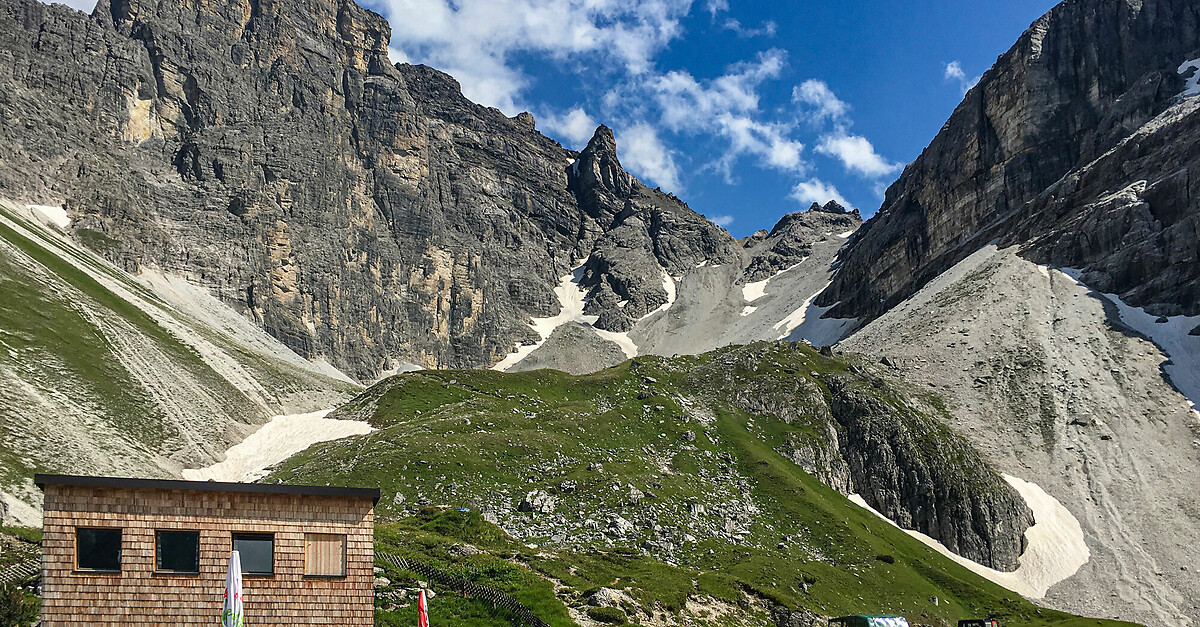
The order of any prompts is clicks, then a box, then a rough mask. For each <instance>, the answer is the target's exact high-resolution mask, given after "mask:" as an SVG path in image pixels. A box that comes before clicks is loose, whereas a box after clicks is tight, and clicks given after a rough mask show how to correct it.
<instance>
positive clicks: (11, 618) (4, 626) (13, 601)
mask: <svg viewBox="0 0 1200 627" xmlns="http://www.w3.org/2000/svg"><path fill="white" fill-rule="evenodd" d="M37 617H38V604H37V599H34V598H33V597H30V596H29V595H26V594H25V591H24V590H22V589H20V588H18V587H17V586H11V585H9V586H0V627H29V625H31V624H33V621H35V620H37Z"/></svg>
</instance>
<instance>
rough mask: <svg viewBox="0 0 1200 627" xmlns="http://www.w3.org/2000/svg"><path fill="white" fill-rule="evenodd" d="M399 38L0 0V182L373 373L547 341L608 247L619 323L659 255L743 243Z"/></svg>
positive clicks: (488, 360) (320, 25) (130, 3)
mask: <svg viewBox="0 0 1200 627" xmlns="http://www.w3.org/2000/svg"><path fill="white" fill-rule="evenodd" d="M388 38H389V27H388V25H387V23H386V21H385V20H384V19H383V18H382V17H380V16H379V15H376V14H374V13H372V12H370V11H367V10H364V9H362V8H360V7H359V6H357V5H356V4H354V2H352V1H351V0H297V1H288V2H276V3H259V2H240V1H236V2H230V3H211V2H200V3H181V2H171V1H168V2H150V1H146V0H111V1H109V0H102V1H101V2H100V4H99V5H98V6H97V7H96V9H95V11H94V12H93V14H92V15H91V16H90V17H89V16H86V15H84V14H82V13H79V12H76V11H73V10H70V9H68V8H66V7H63V6H47V5H44V4H41V3H39V2H37V1H35V0H2V1H0V50H2V51H3V52H0V120H2V121H0V193H2V194H3V195H7V196H10V197H15V198H20V199H30V200H31V201H37V202H43V201H47V200H53V201H55V202H63V203H64V204H65V206H66V207H67V211H68V212H69V214H70V216H71V218H72V219H73V222H72V230H73V232H74V235H75V237H77V238H79V239H80V240H81V241H84V242H88V243H89V244H92V245H95V247H97V248H99V249H101V252H103V253H104V254H105V255H106V256H107V257H108V258H109V259H111V260H113V261H115V262H117V263H118V264H119V265H120V266H122V267H124V268H125V269H127V270H130V271H136V270H137V269H139V268H141V267H143V266H146V265H153V266H158V267H161V268H162V269H164V270H166V271H168V272H172V273H175V274H178V275H182V276H185V277H187V278H188V279H189V280H190V281H192V282H193V283H196V284H199V285H202V286H204V287H205V288H206V289H208V290H209V291H210V292H212V293H213V294H215V295H217V296H219V297H220V298H221V299H222V300H223V301H225V302H227V303H229V304H231V305H234V306H235V307H237V308H238V309H239V310H241V311H243V312H244V313H245V314H246V315H247V316H250V317H253V319H254V320H255V321H257V322H258V323H259V324H261V325H262V326H263V327H264V328H265V329H266V330H267V331H268V332H269V333H270V334H271V335H273V336H275V337H276V338H278V339H280V340H281V341H283V342H284V343H285V344H286V345H287V346H288V347H290V348H292V349H293V350H295V351H296V352H298V353H299V354H301V355H304V356H306V357H309V358H315V357H318V356H325V357H327V358H328V359H329V360H330V361H331V362H333V363H334V364H335V365H336V366H338V367H339V368H341V369H343V370H344V371H346V372H347V373H349V374H351V375H352V376H355V377H357V378H359V379H364V380H365V379H371V378H373V377H374V376H376V375H377V374H379V373H380V372H381V371H383V370H386V369H387V368H388V364H390V363H395V362H411V363H415V364H418V365H422V366H426V367H474V366H486V365H490V364H492V363H495V362H497V361H499V359H500V358H502V357H503V356H505V355H507V354H508V353H509V352H511V351H512V350H513V347H514V346H515V345H517V344H518V343H524V342H531V341H535V340H537V339H538V338H537V336H536V334H535V333H534V332H533V331H532V330H531V329H530V328H529V326H528V321H529V318H530V317H531V316H532V317H544V316H549V315H553V314H555V313H556V312H557V311H558V309H559V304H558V301H557V300H556V298H555V297H554V294H553V292H552V287H553V286H554V285H556V284H557V282H558V279H557V278H558V277H561V276H563V275H564V274H566V273H567V272H568V271H569V270H570V269H571V268H572V267H574V265H575V264H578V263H579V262H580V260H582V259H584V258H586V257H588V256H589V254H590V253H591V252H592V249H593V248H596V249H597V251H598V252H597V254H596V255H594V256H593V259H592V261H591V262H589V263H590V265H589V268H590V274H589V281H590V283H589V287H592V288H594V290H595V292H596V294H595V299H594V301H595V303H594V305H593V307H594V308H595V309H597V310H602V313H601V314H600V315H601V317H602V318H603V319H602V321H601V322H600V323H599V324H600V325H601V326H603V327H605V328H612V329H621V328H624V327H626V326H628V324H629V321H630V320H631V319H636V318H637V317H638V316H641V315H643V314H644V313H646V312H648V311H652V310H654V309H655V308H656V307H658V306H659V305H661V304H662V303H663V302H665V300H666V294H665V291H664V288H663V275H664V270H663V268H667V269H668V270H669V271H672V272H674V271H677V269H678V268H681V267H683V266H684V265H686V264H693V265H694V264H696V263H697V262H699V261H701V260H703V259H706V258H708V257H715V258H721V259H723V258H725V257H727V256H729V255H730V254H731V253H730V251H731V250H733V249H734V248H735V244H734V242H733V240H732V238H731V237H730V236H729V235H728V234H727V233H725V232H724V231H723V230H721V229H720V228H718V227H716V226H715V225H713V224H712V223H710V222H708V221H707V220H705V219H704V218H702V217H700V216H698V215H696V214H695V213H694V212H692V211H691V210H690V209H688V208H687V207H686V205H684V204H683V203H681V202H679V201H678V200H677V199H674V198H673V197H671V196H669V195H667V194H664V193H661V192H659V191H657V190H649V189H646V188H645V186H644V185H642V184H641V183H639V182H638V181H636V179H634V178H633V177H631V176H630V175H628V174H627V173H625V172H624V171H623V170H622V169H621V168H620V164H619V163H618V162H617V159H616V144H615V141H614V139H613V137H612V133H611V132H610V131H608V129H605V128H602V129H600V131H598V132H597V139H596V140H594V141H593V142H592V145H591V146H589V149H588V151H586V152H585V154H584V155H582V156H581V155H577V154H576V153H574V152H572V151H570V150H567V149H564V148H563V147H562V146H560V145H558V144H557V143H556V142H554V141H551V140H549V139H547V138H546V137H544V136H542V135H541V134H540V133H538V132H537V131H536V129H535V125H534V121H533V119H532V116H530V115H528V114H522V115H519V116H516V117H515V118H511V119H510V118H508V117H505V116H504V115H503V114H502V113H501V112H499V111H497V110H495V109H489V108H486V107H482V106H479V105H477V104H474V103H472V102H470V101H468V100H467V99H466V98H464V97H463V96H462V94H461V91H460V89H459V86H458V84H457V83H456V82H455V81H454V79H452V78H451V77H449V76H447V75H445V74H443V73H441V72H438V71H436V70H433V69H430V68H427V67H419V66H410V65H397V66H393V65H391V64H390V63H389V62H388V58H387V46H388ZM576 158H578V159H580V163H579V164H578V165H577V166H576V167H572V165H571V162H572V161H573V160H575V159H576ZM577 197H578V200H577ZM610 293H611V297H610V296H609V295H610ZM626 300H627V301H629V303H628V306H627V307H626V308H624V309H622V308H618V307H617V306H616V303H617V302H620V301H626Z"/></svg>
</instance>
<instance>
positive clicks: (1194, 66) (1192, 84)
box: [1178, 59, 1200, 98]
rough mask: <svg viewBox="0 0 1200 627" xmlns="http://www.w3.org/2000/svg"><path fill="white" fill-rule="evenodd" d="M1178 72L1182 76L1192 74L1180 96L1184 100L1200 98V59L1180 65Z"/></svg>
mask: <svg viewBox="0 0 1200 627" xmlns="http://www.w3.org/2000/svg"><path fill="white" fill-rule="evenodd" d="M1178 72H1179V74H1180V75H1186V74H1187V73H1188V72H1191V73H1192V76H1191V78H1188V79H1187V84H1186V86H1185V87H1184V88H1183V91H1182V92H1180V93H1179V95H1180V96H1183V97H1184V98H1189V97H1191V96H1200V59H1192V60H1191V61H1184V62H1183V63H1181V64H1180V65H1179V70H1178Z"/></svg>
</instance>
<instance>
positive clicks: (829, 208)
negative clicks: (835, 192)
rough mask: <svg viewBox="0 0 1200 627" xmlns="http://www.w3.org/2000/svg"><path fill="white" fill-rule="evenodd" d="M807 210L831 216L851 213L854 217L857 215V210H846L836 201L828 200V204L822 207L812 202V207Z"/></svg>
mask: <svg viewBox="0 0 1200 627" xmlns="http://www.w3.org/2000/svg"><path fill="white" fill-rule="evenodd" d="M808 210H809V211H815V212H817V213H832V214H843V213H853V214H855V215H858V209H847V208H845V207H843V206H842V205H841V204H840V203H838V201H836V200H830V201H829V202H827V203H825V204H824V205H821V204H820V203H815V202H814V203H813V204H812V206H810V207H809V208H808Z"/></svg>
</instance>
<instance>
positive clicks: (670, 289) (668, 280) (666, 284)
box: [637, 270, 678, 322]
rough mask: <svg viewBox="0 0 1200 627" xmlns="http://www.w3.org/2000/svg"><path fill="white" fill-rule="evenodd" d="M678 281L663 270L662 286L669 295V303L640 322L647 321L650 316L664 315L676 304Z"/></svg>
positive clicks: (645, 316)
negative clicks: (676, 284)
mask: <svg viewBox="0 0 1200 627" xmlns="http://www.w3.org/2000/svg"><path fill="white" fill-rule="evenodd" d="M677 280H678V279H676V278H675V277H672V276H671V275H669V274H667V271H666V270H663V279H662V282H663V283H662V286H663V291H664V292H666V293H667V302H665V303H663V304H661V305H659V306H658V309H655V310H654V311H651V312H650V313H648V314H646V315H644V316H642V317H641V318H638V320H637V321H638V322H641V321H642V320H645V319H646V318H649V317H650V316H653V315H654V314H657V313H663V312H664V311H666V310H668V309H670V308H671V305H674V304H675V298H676V296H677V294H676V288H675V281H677Z"/></svg>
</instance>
